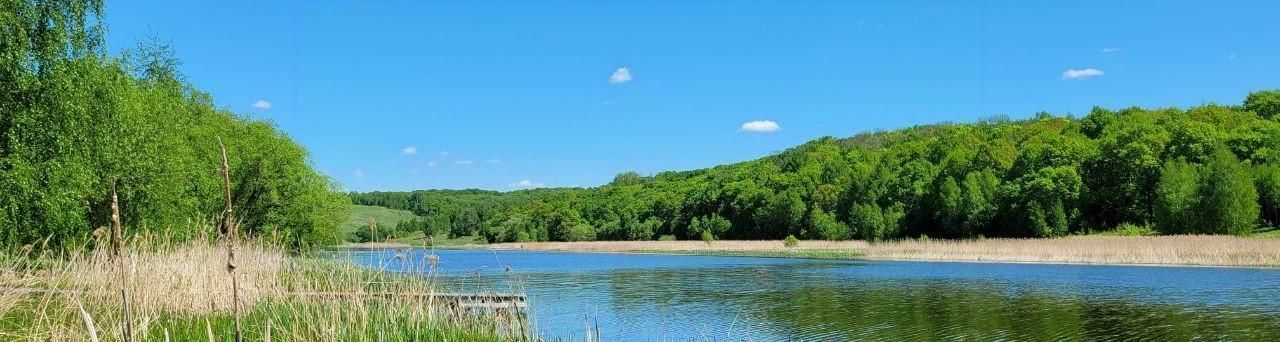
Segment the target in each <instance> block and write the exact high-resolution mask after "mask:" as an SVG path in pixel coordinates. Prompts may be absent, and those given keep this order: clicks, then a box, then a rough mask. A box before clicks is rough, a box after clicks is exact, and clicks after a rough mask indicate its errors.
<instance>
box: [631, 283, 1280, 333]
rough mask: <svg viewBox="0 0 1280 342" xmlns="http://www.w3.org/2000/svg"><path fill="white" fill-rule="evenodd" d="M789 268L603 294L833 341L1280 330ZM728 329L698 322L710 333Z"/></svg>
mask: <svg viewBox="0 0 1280 342" xmlns="http://www.w3.org/2000/svg"><path fill="white" fill-rule="evenodd" d="M792 267H793V266H787V265H769V266H764V267H760V266H755V267H741V268H737V267H734V268H719V269H690V270H681V269H667V270H663V269H658V270H653V269H649V270H624V271H617V272H610V273H609V274H608V279H609V280H608V281H607V283H608V288H609V292H611V293H610V294H611V296H610V298H609V300H610V301H611V305H612V306H613V310H615V311H617V312H629V313H640V314H641V315H645V314H644V313H646V312H648V315H660V313H659V312H673V311H680V312H686V313H693V314H694V315H695V316H692V317H687V318H683V319H680V322H681V324H711V323H710V322H717V323H714V324H729V322H731V321H733V320H734V316H735V315H738V314H739V313H740V314H741V317H740V318H739V319H738V322H737V323H735V324H736V327H735V328H734V330H736V331H737V332H736V333H735V336H747V335H757V336H759V335H761V334H763V335H778V336H779V337H783V338H802V339H835V340H846V339H860V340H885V339H889V340H943V339H946V340H954V339H960V340H998V339H1011V340H1060V339H1090V340H1127V339H1140V340H1186V339H1196V338H1199V339H1214V340H1216V339H1229V340H1242V339H1244V340H1251V339H1263V338H1264V337H1267V336H1271V337H1275V336H1280V318H1278V317H1276V316H1274V315H1267V314H1261V313H1257V312H1256V311H1252V310H1249V309H1241V308H1231V307H1216V306H1193V305H1174V304H1152V303H1143V302H1139V301H1135V300H1131V299H1125V298H1122V297H1121V298H1114V297H1098V296H1080V295H1071V294H1046V293H1036V292H1031V291H1025V290H1021V291H1010V290H1009V288H1008V286H1009V285H1008V284H1005V283H1000V282H988V281H974V280H965V281H956V280H950V279H896V280H887V279H863V278H850V279H842V278H835V277H831V275H830V274H826V275H822V274H821V273H820V272H807V271H811V270H806V271H799V270H796V269H793V268H792ZM719 322H723V323H719ZM728 328H729V327H727V326H705V327H699V329H705V330H708V331H711V332H717V333H720V332H724V331H726V329H728ZM678 329H681V330H683V329H688V328H687V327H685V328H678ZM718 336H724V335H723V334H719V335H718Z"/></svg>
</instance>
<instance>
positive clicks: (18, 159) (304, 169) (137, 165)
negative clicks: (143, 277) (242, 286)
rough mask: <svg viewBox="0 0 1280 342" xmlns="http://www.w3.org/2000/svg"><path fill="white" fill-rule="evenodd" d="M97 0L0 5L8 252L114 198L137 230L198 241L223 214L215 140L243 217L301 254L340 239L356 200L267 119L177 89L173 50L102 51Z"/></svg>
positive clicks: (2, 229) (100, 211)
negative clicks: (113, 192) (118, 53)
mask: <svg viewBox="0 0 1280 342" xmlns="http://www.w3.org/2000/svg"><path fill="white" fill-rule="evenodd" d="M101 14H102V5H101V2H97V1H65V2H34V1H5V2H4V3H3V5H0V50H2V51H3V52H0V113H3V115H0V193H2V194H3V195H0V208H3V210H0V245H3V246H20V245H22V244H26V243H32V242H35V241H41V240H44V239H45V238H48V239H49V241H51V243H54V244H58V243H62V242H65V241H68V240H72V239H82V238H84V237H85V236H87V234H88V233H89V232H90V231H92V230H93V229H95V228H96V227H101V226H105V225H106V224H107V222H108V221H109V216H110V215H109V213H110V210H109V204H110V194H111V188H112V186H113V184H114V186H115V188H116V189H117V190H118V192H119V198H120V205H121V208H120V209H121V211H122V213H121V214H122V221H123V222H124V224H125V225H126V226H127V228H128V229H129V231H130V232H139V231H144V230H145V231H160V230H164V231H166V233H167V234H169V236H174V237H176V238H179V239H181V238H190V237H193V236H196V235H199V234H203V233H211V232H199V231H195V230H194V229H195V227H201V226H202V225H198V224H191V222H192V221H194V220H210V219H213V218H214V216H215V215H218V214H219V213H220V212H221V211H222V210H223V206H224V203H223V201H224V195H223V193H222V192H223V188H222V178H221V176H220V175H219V174H217V173H216V172H214V171H215V170H216V169H217V168H219V167H220V166H221V165H222V160H221V155H220V154H219V152H218V149H219V146H218V141H219V138H220V139H221V140H222V142H224V143H225V145H226V148H227V152H228V155H229V159H230V160H229V164H230V174H231V183H232V189H231V190H232V201H233V206H234V209H235V215H236V216H235V217H236V219H237V220H238V221H240V222H241V228H242V229H243V230H244V232H245V233H247V234H253V235H262V236H266V237H268V238H269V239H270V240H272V241H279V242H281V243H284V244H287V245H289V246H291V247H294V248H305V247H308V246H312V245H316V244H331V243H335V242H337V241H338V240H340V239H341V238H342V235H343V234H342V231H341V230H340V229H339V227H340V225H341V223H342V222H344V220H345V219H346V218H347V217H346V210H347V207H348V204H347V203H348V201H347V200H346V199H345V198H343V197H342V195H341V194H340V193H337V192H336V191H335V190H336V188H337V186H336V184H334V183H333V182H332V181H330V180H329V179H328V178H327V177H325V176H323V175H321V174H320V173H318V172H316V171H315V170H314V169H313V168H312V167H311V165H310V163H309V161H308V155H307V152H306V150H304V149H303V148H302V147H301V146H300V145H298V144H297V143H295V142H294V141H292V140H291V139H289V138H288V137H287V136H286V135H285V134H284V133H283V132H280V131H279V130H277V129H276V128H275V127H273V126H272V125H271V124H269V123H266V122H261V121H254V120H250V119H248V118H246V117H243V116H240V115H237V114H235V113H231V112H228V111H226V110H222V109H219V108H217V106H215V105H214V103H213V100H212V99H211V98H210V96H209V95H208V94H205V93H202V92H200V91H199V90H198V89H195V88H194V87H193V86H191V85H190V84H187V83H185V82H183V78H182V76H181V73H180V72H179V71H178V70H177V67H178V66H179V63H178V62H177V60H176V59H175V58H173V51H172V49H171V48H169V47H168V46H165V45H163V44H157V43H155V42H154V40H152V41H151V42H144V43H143V44H140V45H139V47H138V48H137V49H136V50H134V51H130V52H128V53H126V54H125V56H124V57H112V56H108V55H106V54H105V53H104V52H103V51H102V49H101V47H102V46H103V41H102V40H103V37H102V34H103V32H104V31H105V28H104V27H103V23H102V19H103V18H102V16H101Z"/></svg>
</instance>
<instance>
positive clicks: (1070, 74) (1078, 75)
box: [1062, 68, 1103, 80]
mask: <svg viewBox="0 0 1280 342" xmlns="http://www.w3.org/2000/svg"><path fill="white" fill-rule="evenodd" d="M1102 74H1103V72H1102V70H1098V69H1094V68H1087V69H1067V71H1063V72H1062V79H1064V80H1079V79H1085V78H1089V77H1094V76H1101V75H1102Z"/></svg>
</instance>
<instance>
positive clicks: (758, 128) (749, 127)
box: [742, 120, 782, 133]
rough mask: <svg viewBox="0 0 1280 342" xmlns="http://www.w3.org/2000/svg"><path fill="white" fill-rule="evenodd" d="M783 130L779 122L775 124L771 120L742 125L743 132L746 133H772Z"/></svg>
mask: <svg viewBox="0 0 1280 342" xmlns="http://www.w3.org/2000/svg"><path fill="white" fill-rule="evenodd" d="M781 129H782V126H779V125H778V123H777V122H773V121H771V120H756V121H747V122H744V123H742V130H743V131H746V132H756V133H772V132H777V131H778V130H781Z"/></svg>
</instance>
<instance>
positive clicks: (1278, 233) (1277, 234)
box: [1249, 228, 1280, 239]
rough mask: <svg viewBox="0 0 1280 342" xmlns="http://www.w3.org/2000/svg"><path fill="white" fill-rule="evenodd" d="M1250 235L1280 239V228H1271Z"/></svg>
mask: <svg viewBox="0 0 1280 342" xmlns="http://www.w3.org/2000/svg"><path fill="white" fill-rule="evenodd" d="M1249 237H1256V238H1268V239H1280V228H1272V229H1270V230H1263V231H1259V232H1257V233H1253V235H1250V236H1249Z"/></svg>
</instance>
